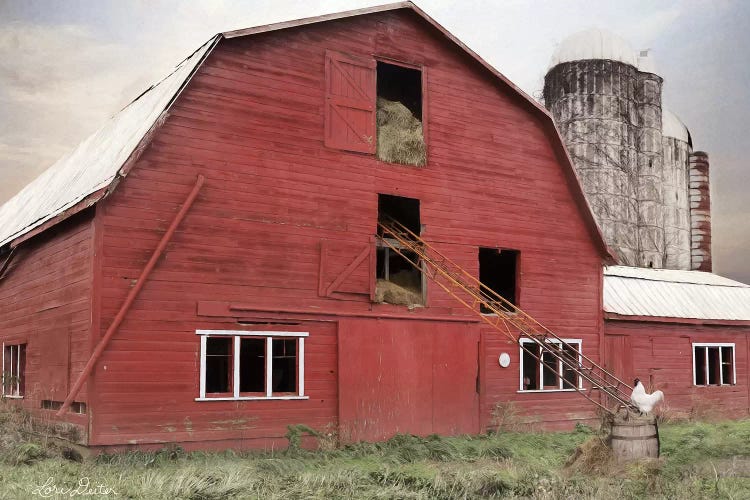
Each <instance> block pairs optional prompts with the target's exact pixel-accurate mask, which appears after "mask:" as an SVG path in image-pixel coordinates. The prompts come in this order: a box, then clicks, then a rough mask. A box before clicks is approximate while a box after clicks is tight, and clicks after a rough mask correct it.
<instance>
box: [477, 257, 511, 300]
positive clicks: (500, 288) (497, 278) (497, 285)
mask: <svg viewBox="0 0 750 500" xmlns="http://www.w3.org/2000/svg"><path fill="white" fill-rule="evenodd" d="M518 256H519V252H518V250H498V249H496V248H480V249H479V281H480V282H481V283H482V284H483V285H484V286H486V287H487V288H489V289H490V290H492V291H493V292H495V293H496V294H498V295H500V297H502V298H503V299H505V300H507V301H508V302H509V303H510V304H506V303H504V302H502V301H498V302H496V306H497V307H499V308H500V309H504V310H506V311H511V312H512V311H514V310H515V309H514V308H513V307H511V305H518V304H517V293H516V292H517V290H516V284H517V274H518V273H517V270H518ZM484 292H485V294H487V297H488V299H489V300H492V299H495V297H494V295H493V294H491V293H488V292H487V291H484ZM480 310H481V312H482V313H484V314H490V313H492V310H491V309H490V308H488V307H486V306H485V305H484V304H481V305H480Z"/></svg>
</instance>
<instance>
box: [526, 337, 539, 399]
mask: <svg viewBox="0 0 750 500" xmlns="http://www.w3.org/2000/svg"><path fill="white" fill-rule="evenodd" d="M523 346H524V347H525V348H526V349H528V350H529V351H531V352H532V353H535V354H536V355H537V356H539V346H538V345H536V344H531V343H528V342H527V343H524V344H523ZM522 359H523V361H522V366H523V386H522V388H523V390H528V391H534V390H537V389H539V361H538V359H537V358H535V357H534V356H532V355H531V354H530V353H528V352H526V350H524V351H523V358H522Z"/></svg>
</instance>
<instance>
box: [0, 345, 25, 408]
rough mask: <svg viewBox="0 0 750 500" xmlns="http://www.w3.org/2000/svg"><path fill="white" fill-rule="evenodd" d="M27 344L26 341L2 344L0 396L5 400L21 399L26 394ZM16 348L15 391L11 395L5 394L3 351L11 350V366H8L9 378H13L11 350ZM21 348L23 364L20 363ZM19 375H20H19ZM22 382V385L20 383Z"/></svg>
mask: <svg viewBox="0 0 750 500" xmlns="http://www.w3.org/2000/svg"><path fill="white" fill-rule="evenodd" d="M27 346H28V343H27V342H26V341H16V342H3V352H2V368H0V370H2V382H1V385H2V388H0V394H2V397H3V398H6V399H23V398H24V394H25V392H26V357H27V354H28V353H27V350H28V348H27ZM14 347H15V348H16V355H15V357H16V362H15V368H16V373H15V377H16V383H15V391H12V393H11V394H6V393H5V374H6V372H5V349H6V348H10V350H11V354H10V356H11V364H10V368H11V370H10V376H11V377H13V376H14V372H13V366H14V363H13V348H14ZM21 348H23V363H21V358H22V356H21ZM19 374H20V375H19ZM22 382H23V383H22Z"/></svg>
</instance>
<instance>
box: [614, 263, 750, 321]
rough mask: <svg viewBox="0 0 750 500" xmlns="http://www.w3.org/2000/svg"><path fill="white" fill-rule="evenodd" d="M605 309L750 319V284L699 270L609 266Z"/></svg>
mask: <svg viewBox="0 0 750 500" xmlns="http://www.w3.org/2000/svg"><path fill="white" fill-rule="evenodd" d="M604 311H605V312H609V313H615V314H619V315H623V316H654V317H666V318H692V319H710V320H735V321H750V285H746V284H744V283H740V282H739V281H734V280H730V279H728V278H724V277H722V276H718V275H716V274H712V273H706V272H700V271H676V270H669V269H644V268H637V267H625V266H610V267H607V268H605V270H604Z"/></svg>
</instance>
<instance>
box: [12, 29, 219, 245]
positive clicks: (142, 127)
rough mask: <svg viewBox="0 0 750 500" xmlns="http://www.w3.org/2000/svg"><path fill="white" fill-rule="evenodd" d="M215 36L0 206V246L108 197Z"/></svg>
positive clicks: (206, 51)
mask: <svg viewBox="0 0 750 500" xmlns="http://www.w3.org/2000/svg"><path fill="white" fill-rule="evenodd" d="M215 40H216V37H213V38H212V39H211V40H209V41H208V42H206V43H205V44H203V45H202V46H201V47H200V48H199V49H198V50H196V51H195V52H194V53H193V54H192V55H191V56H190V57H188V58H187V59H185V60H184V61H182V62H181V63H180V64H179V65H178V66H177V67H176V68H175V69H174V71H173V72H172V73H170V74H169V75H168V76H167V77H166V78H164V79H163V80H161V81H160V82H158V83H156V84H154V85H153V86H152V87H150V88H149V89H148V90H146V91H145V92H144V93H143V94H141V95H140V96H139V97H138V98H136V99H135V100H134V101H133V102H131V103H130V104H128V105H127V106H126V107H125V108H123V109H122V110H121V111H120V112H119V113H117V114H116V115H114V116H113V117H111V118H110V119H109V120H108V121H107V123H106V124H105V125H104V126H103V127H102V128H100V129H99V130H97V131H96V132H95V133H94V134H92V135H91V136H90V137H88V138H87V139H86V140H84V141H83V142H81V143H80V144H79V145H78V147H76V148H75V149H74V150H73V151H71V152H70V153H68V154H67V155H65V156H63V157H62V158H60V159H59V160H58V161H57V162H55V163H54V164H53V165H52V166H51V167H49V168H48V169H47V170H46V171H44V172H43V173H42V174H41V175H40V176H39V177H37V178H36V179H34V180H33V181H31V183H29V184H28V185H27V186H26V187H25V188H23V189H22V190H21V191H20V192H18V194H16V195H15V196H14V197H13V198H11V199H10V200H8V201H7V202H6V203H5V204H4V205H2V206H0V246H3V245H5V244H6V243H9V242H11V241H13V240H15V239H16V238H18V237H20V236H23V235H24V234H26V233H28V232H30V231H32V230H33V229H35V228H37V227H39V226H41V225H43V224H44V223H45V222H47V221H49V220H51V219H53V218H55V217H56V216H58V215H60V214H62V213H63V212H65V211H66V210H69V209H71V208H72V207H74V206H76V205H78V204H79V203H80V202H82V201H84V200H86V199H87V198H89V197H90V196H91V195H94V194H96V196H95V199H93V200H88V201H89V203H88V204H87V205H86V206H90V205H91V204H93V203H95V202H96V201H97V200H98V199H100V198H101V197H103V196H105V195H106V189H107V188H108V187H109V186H110V185H111V184H112V182H113V181H114V180H115V179H116V178H117V177H118V175H119V174H120V169H121V168H122V167H123V166H124V165H125V163H126V162H127V161H128V159H129V158H130V156H131V155H132V154H133V152H134V151H135V150H136V148H137V147H138V146H139V144H140V143H141V141H142V140H143V139H144V137H146V136H147V135H148V132H149V131H150V130H151V128H152V127H153V126H154V125H155V124H157V122H158V121H159V118H160V117H161V115H162V113H164V112H165V110H167V109H168V108H169V106H170V104H171V103H172V102H173V101H174V99H175V98H176V96H177V95H179V93H180V91H181V90H182V88H184V86H185V84H186V83H187V82H188V81H189V80H190V77H191V76H192V74H193V71H194V70H195V69H196V67H197V66H198V65H199V64H200V62H201V61H202V60H203V58H204V57H205V55H206V54H207V53H208V52H209V51H210V49H211V47H213V44H214V42H215Z"/></svg>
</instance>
